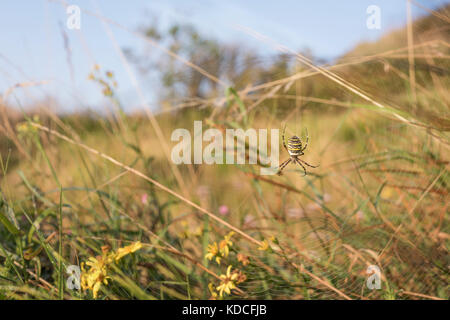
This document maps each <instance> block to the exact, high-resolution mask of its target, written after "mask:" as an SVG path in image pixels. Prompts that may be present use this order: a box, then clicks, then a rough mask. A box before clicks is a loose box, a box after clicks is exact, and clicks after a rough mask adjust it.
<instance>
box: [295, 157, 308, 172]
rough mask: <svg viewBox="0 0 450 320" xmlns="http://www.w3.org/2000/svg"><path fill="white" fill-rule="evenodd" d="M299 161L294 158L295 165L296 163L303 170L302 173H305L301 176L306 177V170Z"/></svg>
mask: <svg viewBox="0 0 450 320" xmlns="http://www.w3.org/2000/svg"><path fill="white" fill-rule="evenodd" d="M299 160H300V159H298V158H295V160H294V161H295V163H298V164H299V165H300V166H301V167H302V168H303V171H304V172H305V174H304V175H303V176H306V168H305V167H304V166H303V165H302V163H301V162H300V161H299Z"/></svg>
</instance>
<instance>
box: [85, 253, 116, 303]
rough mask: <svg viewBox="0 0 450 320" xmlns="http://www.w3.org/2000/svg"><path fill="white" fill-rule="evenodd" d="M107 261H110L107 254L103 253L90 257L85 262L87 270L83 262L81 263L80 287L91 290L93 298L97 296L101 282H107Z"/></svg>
mask: <svg viewBox="0 0 450 320" xmlns="http://www.w3.org/2000/svg"><path fill="white" fill-rule="evenodd" d="M108 263H110V261H109V259H108V256H106V255H103V256H98V257H96V258H93V257H90V258H89V260H88V262H86V265H88V266H89V267H90V268H89V270H87V271H86V269H85V268H84V263H82V264H81V271H82V273H81V287H82V288H83V290H87V289H89V290H92V295H93V296H94V299H96V298H97V296H98V291H99V290H100V286H101V285H102V283H103V284H105V285H107V284H108V279H109V276H108V274H107V268H108Z"/></svg>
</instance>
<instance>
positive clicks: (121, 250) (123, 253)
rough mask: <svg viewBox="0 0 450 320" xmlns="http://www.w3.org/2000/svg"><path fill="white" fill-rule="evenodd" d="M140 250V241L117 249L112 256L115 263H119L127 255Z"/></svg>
mask: <svg viewBox="0 0 450 320" xmlns="http://www.w3.org/2000/svg"><path fill="white" fill-rule="evenodd" d="M141 248H142V243H141V242H140V241H138V242H135V243H133V244H130V245H129V246H126V247H123V248H119V249H117V253H116V255H115V256H114V259H115V260H116V261H119V260H120V259H122V257H124V256H126V255H127V254H130V253H133V252H135V251H138V250H139V249H141Z"/></svg>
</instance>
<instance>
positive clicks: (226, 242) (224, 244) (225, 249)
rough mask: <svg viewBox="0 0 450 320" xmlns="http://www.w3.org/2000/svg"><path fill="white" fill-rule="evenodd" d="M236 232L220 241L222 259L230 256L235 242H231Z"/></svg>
mask: <svg viewBox="0 0 450 320" xmlns="http://www.w3.org/2000/svg"><path fill="white" fill-rule="evenodd" d="M233 234H234V232H233V231H231V232H230V233H228V234H227V235H225V237H224V239H223V240H222V241H220V243H219V250H220V254H221V255H222V257H228V254H229V253H230V248H229V247H231V246H233V242H232V241H231V240H230V239H231V237H232V236H233Z"/></svg>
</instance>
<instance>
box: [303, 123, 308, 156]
mask: <svg viewBox="0 0 450 320" xmlns="http://www.w3.org/2000/svg"><path fill="white" fill-rule="evenodd" d="M305 129H306V143H305V146H304V147H303V149H302V152H303V150H305V149H306V147H308V141H309V135H308V128H305Z"/></svg>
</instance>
